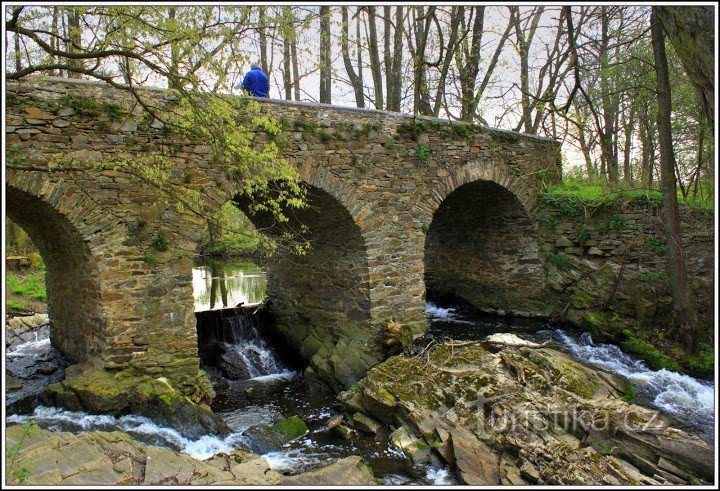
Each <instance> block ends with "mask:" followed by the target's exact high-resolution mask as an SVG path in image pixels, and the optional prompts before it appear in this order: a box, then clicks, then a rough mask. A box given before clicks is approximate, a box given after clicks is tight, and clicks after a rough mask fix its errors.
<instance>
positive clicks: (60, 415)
mask: <svg viewBox="0 0 720 491" xmlns="http://www.w3.org/2000/svg"><path fill="white" fill-rule="evenodd" d="M193 279H194V284H195V305H196V310H198V311H206V310H211V309H219V308H223V307H234V306H236V305H238V304H239V303H241V302H242V303H244V304H245V305H248V304H255V303H258V302H261V301H262V299H263V298H264V295H265V285H266V277H265V272H264V270H263V269H262V268H260V267H258V266H257V265H254V264H252V263H241V262H229V263H228V262H224V263H223V262H216V263H215V264H214V265H213V264H212V263H203V264H199V265H198V267H197V268H196V269H195V271H194V274H193ZM225 312H228V311H227V310H223V311H222V314H223V315H222V316H221V317H220V321H221V322H222V325H221V328H220V330H222V332H223V334H222V339H220V340H219V341H218V342H217V343H216V344H217V346H216V348H217V349H219V351H218V353H221V355H220V356H219V357H218V361H217V363H216V364H215V366H206V367H205V368H206V370H207V371H208V373H209V375H210V376H211V379H212V380H213V383H214V385H215V388H216V391H217V393H218V397H217V398H216V400H215V401H214V403H213V409H214V410H215V411H216V412H217V413H218V414H219V415H220V416H221V417H222V418H223V419H224V420H225V421H226V423H227V424H228V425H229V426H230V427H231V428H232V430H233V433H232V434H231V435H229V436H228V437H226V438H224V439H221V438H217V437H214V436H206V437H203V438H202V439H200V440H197V441H191V440H188V439H186V438H184V437H183V436H182V435H180V434H179V433H178V432H177V431H176V430H174V429H172V428H164V427H160V426H158V425H156V424H155V423H153V422H151V421H150V420H148V419H146V418H143V417H140V416H136V415H127V416H123V417H120V418H115V417H112V416H98V415H89V414H85V413H80V412H72V411H67V410H64V409H58V408H49V407H44V406H37V401H34V403H33V404H30V405H28V404H26V405H24V406H23V405H16V406H13V407H12V409H11V408H10V406H9V407H8V409H9V411H8V412H13V413H14V414H11V415H10V416H9V417H8V418H7V422H8V423H11V422H22V421H25V420H26V419H27V418H28V417H31V418H32V419H34V420H35V421H36V422H37V423H38V424H40V425H41V426H43V427H46V428H50V429H55V430H64V431H73V432H81V431H93V430H115V429H120V430H123V431H126V432H128V433H129V434H131V435H133V437H135V438H136V439H138V440H140V441H143V442H145V443H148V444H156V445H165V446H169V447H172V448H174V449H176V450H179V451H182V452H185V453H187V454H189V455H192V456H194V457H196V458H199V459H206V458H209V457H211V456H212V455H214V454H216V453H218V452H228V451H229V450H230V449H232V448H234V447H249V448H253V441H252V440H251V439H249V438H248V437H247V436H244V435H243V434H242V433H243V431H245V430H246V429H248V428H249V427H251V426H253V425H257V424H272V423H274V422H276V421H278V420H280V419H282V418H287V417H291V416H299V417H301V418H302V419H303V420H304V421H305V422H306V424H307V426H308V429H309V431H308V433H307V434H306V435H305V436H304V437H303V438H301V439H299V440H297V441H295V442H292V443H290V444H288V445H286V446H284V447H282V448H280V449H277V450H274V451H271V452H268V453H265V454H264V455H265V457H266V458H267V460H268V461H269V463H270V465H271V467H272V468H274V469H275V470H278V471H279V472H283V473H289V474H292V473H297V472H302V471H305V470H309V469H312V468H314V467H319V466H322V465H327V464H328V463H330V462H332V461H334V460H337V459H340V458H343V457H345V456H348V455H359V456H361V457H362V458H363V459H364V461H365V462H366V463H368V464H369V465H370V467H371V468H372V469H373V471H374V473H375V475H376V477H379V478H381V479H382V481H383V483H384V484H441V485H442V484H457V481H456V480H455V478H454V476H453V473H452V472H451V470H450V469H449V468H447V467H445V466H443V465H440V464H436V465H430V466H413V465H412V463H411V462H410V461H409V460H408V459H406V458H405V457H404V456H403V455H402V454H401V453H399V452H397V451H396V450H394V449H393V448H392V447H390V446H389V445H388V441H387V435H378V436H375V437H373V436H370V435H366V434H363V433H361V432H357V433H353V434H351V435H350V436H349V437H347V438H345V437H342V436H341V435H340V434H339V433H337V432H333V431H325V427H326V425H327V423H328V420H329V419H330V418H331V417H332V416H333V415H336V414H339V408H338V407H336V404H335V397H334V395H333V394H332V393H330V392H329V391H327V390H323V389H322V388H321V387H317V386H314V385H311V384H308V383H306V380H305V379H304V377H303V375H302V367H301V366H299V365H297V364H295V363H294V362H293V360H291V359H285V358H284V357H283V356H282V353H280V352H279V351H278V350H277V349H276V348H274V347H273V345H272V344H271V343H270V342H269V341H268V337H267V336H265V334H264V332H263V326H262V322H258V321H257V319H256V318H255V317H251V316H248V315H239V316H235V315H225V314H224V313H225ZM230 312H232V311H230ZM426 314H427V316H428V320H429V329H428V333H427V335H426V336H428V337H435V338H444V337H448V338H453V339H475V340H479V339H483V338H484V337H485V336H487V335H489V334H493V333H496V332H511V333H515V334H518V335H519V336H520V337H522V338H524V339H528V340H532V341H536V342H542V341H546V340H552V341H554V343H555V347H557V348H558V349H560V350H562V351H564V352H566V353H568V354H570V355H571V356H573V357H575V358H576V359H578V360H580V361H582V362H584V363H588V364H590V365H593V366H596V367H598V368H600V369H603V370H605V371H608V372H611V373H614V374H617V375H619V376H621V377H624V378H625V379H626V380H628V381H629V382H630V383H631V384H632V385H633V387H634V388H635V390H636V392H637V399H636V401H637V402H639V403H642V404H644V405H646V406H650V407H654V408H656V409H658V410H660V411H662V412H664V413H666V414H668V415H670V416H671V417H674V418H675V419H676V420H677V421H678V422H679V423H681V424H682V425H683V426H684V427H686V428H688V429H691V430H695V431H697V432H698V433H699V434H701V435H702V436H703V437H704V438H705V439H707V440H711V439H712V434H713V424H714V388H713V385H712V384H711V383H709V382H706V381H701V380H697V379H694V378H692V377H689V376H687V375H681V374H677V373H674V372H668V371H666V370H660V371H652V370H649V369H648V368H647V367H646V366H645V365H644V364H643V363H642V362H641V361H639V360H637V359H634V358H633V357H631V356H629V355H627V354H626V353H623V352H622V351H621V350H620V349H619V348H618V347H617V346H613V345H606V344H599V343H593V341H592V339H591V338H590V336H589V334H587V333H584V334H579V333H575V332H570V331H566V330H561V329H557V328H553V327H550V326H548V325H547V324H546V323H544V322H543V321H539V320H537V319H519V318H503V317H497V316H490V315H485V314H481V313H477V312H476V311H474V310H472V309H469V308H467V307H463V306H458V305H439V304H435V303H432V302H428V304H427V306H426ZM56 358H57V354H56V352H55V351H54V350H53V349H52V348H51V347H50V343H49V340H43V339H39V340H36V341H31V342H30V343H25V344H24V345H20V346H18V347H17V348H16V349H15V350H13V351H11V352H8V353H7V354H6V360H7V367H8V369H9V370H10V371H11V372H15V373H23V370H24V371H26V372H28V373H29V372H32V369H30V370H28V368H27V367H32V366H35V364H36V362H38V361H40V362H43V363H44V362H45V361H46V360H55V359H56ZM42 366H44V365H42ZM62 366H63V365H62V362H58V369H57V370H59V373H61V372H62ZM16 371H17V372H16ZM36 372H37V370H36ZM40 372H46V374H45V375H43V376H45V377H46V379H45V380H43V379H40V381H39V382H34V385H33V386H41V385H42V383H48V381H49V380H52V381H55V378H57V373H58V371H51V370H48V369H47V367H45V368H44V369H42V370H40ZM47 372H49V375H48V374H47ZM40 375H42V373H40ZM23 383H24V384H25V380H23ZM30 385H32V384H30ZM10 394H12V393H10ZM10 400H11V399H10V398H8V401H10ZM30 411H32V413H31V414H30Z"/></svg>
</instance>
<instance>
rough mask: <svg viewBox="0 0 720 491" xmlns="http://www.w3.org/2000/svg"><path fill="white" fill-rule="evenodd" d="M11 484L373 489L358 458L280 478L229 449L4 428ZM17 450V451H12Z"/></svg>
mask: <svg viewBox="0 0 720 491" xmlns="http://www.w3.org/2000/svg"><path fill="white" fill-rule="evenodd" d="M6 444H7V448H9V449H11V453H14V452H16V453H17V457H16V458H14V459H12V460H11V461H10V462H9V463H8V476H9V482H10V483H11V484H19V483H22V484H26V485H45V486H48V485H61V486H64V485H75V486H79V485H94V486H106V485H210V484H215V485H225V486H243V485H321V486H322V485H325V486H327V485H334V484H339V483H342V484H346V485H372V484H376V482H375V479H374V478H373V474H372V471H371V470H370V469H369V468H368V467H367V466H366V465H364V464H363V463H362V461H361V460H360V458H359V457H354V456H351V457H346V458H344V459H341V460H338V461H336V462H334V463H332V464H330V465H328V466H325V467H322V468H320V469H316V470H313V471H309V472H305V473H301V474H296V475H294V476H284V475H282V474H280V473H279V472H276V471H274V470H272V469H271V468H270V465H269V464H268V461H267V460H266V459H265V458H264V457H261V456H259V455H256V454H253V453H250V452H247V451H244V450H237V449H236V450H232V451H231V452H230V453H229V454H227V453H220V454H217V455H215V456H213V457H211V458H209V459H207V460H198V459H194V458H192V457H190V456H189V455H186V454H182V453H179V452H176V451H174V450H171V449H168V448H163V447H157V446H153V445H144V444H142V443H139V442H137V441H135V440H133V439H132V438H131V437H130V436H129V435H127V434H126V433H123V432H121V431H112V432H103V431H96V432H90V433H82V434H79V435H74V434H72V433H68V432H53V431H48V430H45V429H42V428H39V427H37V426H27V425H13V426H10V427H8V429H7V440H6ZM16 450H17V451H16Z"/></svg>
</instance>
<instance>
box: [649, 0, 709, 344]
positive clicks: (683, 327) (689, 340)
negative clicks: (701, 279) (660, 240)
mask: <svg viewBox="0 0 720 491" xmlns="http://www.w3.org/2000/svg"><path fill="white" fill-rule="evenodd" d="M650 22H651V24H652V26H651V31H652V44H653V54H654V57H655V71H656V74H657V91H658V94H657V96H658V115H657V125H658V133H659V144H660V183H661V188H662V193H663V218H664V224H665V234H666V237H667V245H668V269H669V273H670V286H671V289H672V295H673V300H674V301H675V309H676V310H677V313H678V320H679V321H680V338H681V341H682V343H683V345H684V347H685V349H687V350H688V351H690V352H692V353H694V352H696V351H697V348H698V339H697V332H696V331H697V329H696V325H695V324H696V312H694V311H693V309H692V308H691V306H690V302H689V299H688V285H687V277H686V272H685V258H684V255H683V250H682V243H681V239H680V214H679V210H678V202H677V190H676V188H675V154H674V151H673V144H672V133H671V121H670V114H671V111H672V109H671V95H670V76H669V73H668V63H667V56H666V54H665V35H664V33H663V30H662V26H661V25H660V22H659V19H658V16H657V7H653V9H652V14H651V16H650Z"/></svg>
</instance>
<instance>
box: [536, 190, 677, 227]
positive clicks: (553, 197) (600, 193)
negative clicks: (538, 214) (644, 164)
mask: <svg viewBox="0 0 720 491" xmlns="http://www.w3.org/2000/svg"><path fill="white" fill-rule="evenodd" d="M622 186H623V184H621V185H618V186H617V187H609V186H608V184H606V183H596V182H593V181H585V180H577V179H566V180H564V181H563V182H562V183H560V184H556V185H550V186H544V187H543V189H542V190H541V192H540V199H541V200H542V202H543V203H546V204H548V205H551V206H553V207H555V208H557V209H558V211H559V212H560V214H561V215H563V216H575V215H578V214H579V213H580V211H581V210H583V209H585V210H587V209H599V208H611V207H614V206H618V205H622V204H638V205H645V206H651V207H661V206H662V202H663V198H662V193H660V192H659V191H656V190H646V189H632V188H624V187H622ZM621 224H622V226H624V224H623V223H622V222H621V221H616V222H614V226H620V225H621Z"/></svg>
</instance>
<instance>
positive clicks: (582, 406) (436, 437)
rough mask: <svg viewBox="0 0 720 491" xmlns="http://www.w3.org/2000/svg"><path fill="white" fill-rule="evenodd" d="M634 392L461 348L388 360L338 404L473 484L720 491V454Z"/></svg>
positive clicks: (576, 368)
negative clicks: (713, 488) (718, 470)
mask: <svg viewBox="0 0 720 491" xmlns="http://www.w3.org/2000/svg"><path fill="white" fill-rule="evenodd" d="M626 387H627V386H626V384H625V382H624V381H623V380H622V379H620V378H618V377H616V376H613V375H610V374H608V373H605V372H602V371H599V370H596V369H593V368H590V367H587V366H585V365H583V364H581V363H578V362H576V361H574V360H573V359H571V358H570V357H569V356H567V355H565V354H563V353H560V352H558V351H556V350H553V349H550V348H540V349H532V348H527V347H512V346H508V347H505V348H502V349H500V350H499V351H498V350H497V348H490V347H488V346H486V345H484V344H482V343H467V342H463V343H455V342H452V341H451V342H448V343H445V344H440V345H437V346H436V347H435V348H434V349H432V350H431V351H429V352H426V353H425V354H424V356H422V357H419V356H405V355H398V356H394V357H391V358H389V359H388V360H386V361H385V362H383V363H381V364H379V365H377V366H375V367H373V368H372V369H371V370H370V371H369V372H368V374H367V376H366V377H365V378H364V379H362V380H361V381H360V382H358V383H357V384H356V385H355V386H354V387H353V388H352V389H350V390H348V391H346V392H344V393H341V394H340V395H339V396H338V399H339V400H340V401H341V403H343V404H344V405H345V407H346V411H347V413H348V414H353V415H354V416H353V418H352V419H350V421H354V420H359V421H362V418H358V417H357V414H358V413H361V414H365V415H367V416H370V417H372V418H375V419H376V420H379V421H382V422H383V423H385V424H386V425H389V426H394V427H396V428H398V429H397V430H396V431H395V432H394V433H393V435H394V437H395V438H394V439H395V441H397V444H398V446H399V447H400V448H402V449H403V451H405V452H406V453H408V454H410V455H412V454H416V455H417V457H418V458H425V457H423V456H421V454H419V453H418V452H417V451H418V449H423V448H429V449H430V452H431V455H430V458H440V459H442V460H444V461H445V462H446V463H447V464H449V465H451V466H454V468H455V469H456V472H457V474H458V477H459V478H460V479H461V480H462V481H463V482H465V483H467V484H478V485H482V484H485V485H497V484H514V485H517V484H576V485H577V484H587V485H589V484H593V485H602V484H625V485H629V484H658V483H662V484H668V483H669V484H690V483H693V484H697V483H703V482H712V480H713V479H714V468H713V459H714V451H713V448H712V447H711V446H709V445H708V444H707V443H706V442H705V441H703V440H702V438H700V437H699V436H696V435H693V434H691V433H688V432H686V431H683V430H681V429H678V428H677V427H675V423H674V422H673V421H671V420H670V419H668V418H665V417H663V416H662V415H660V414H658V413H657V412H656V411H653V410H650V409H647V408H644V407H641V406H637V405H632V404H628V403H626V402H624V401H623V397H624V396H625V395H626V394H625V391H626V390H627V389H626ZM418 443H424V445H419V444H418Z"/></svg>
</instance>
